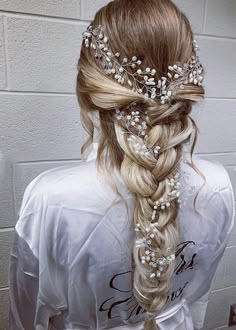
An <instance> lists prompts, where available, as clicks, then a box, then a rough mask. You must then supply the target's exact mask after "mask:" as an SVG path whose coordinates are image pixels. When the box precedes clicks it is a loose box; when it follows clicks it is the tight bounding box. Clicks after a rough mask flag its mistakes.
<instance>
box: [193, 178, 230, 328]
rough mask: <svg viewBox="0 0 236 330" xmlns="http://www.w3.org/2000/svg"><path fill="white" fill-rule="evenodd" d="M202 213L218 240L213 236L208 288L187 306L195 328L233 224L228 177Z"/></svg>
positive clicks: (201, 322) (199, 325)
mask: <svg viewBox="0 0 236 330" xmlns="http://www.w3.org/2000/svg"><path fill="white" fill-rule="evenodd" d="M204 213H205V215H206V218H205V221H212V224H214V226H215V225H216V226H218V230H217V232H218V240H216V238H215V237H214V241H215V242H216V243H215V245H214V246H215V253H214V256H213V258H212V259H211V264H210V271H209V273H208V278H209V286H208V289H207V290H206V291H205V293H204V294H203V295H202V296H201V297H200V298H199V299H198V300H197V301H196V302H194V303H192V304H191V305H190V306H189V309H190V312H191V314H192V318H193V323H194V327H195V329H202V328H203V325H204V320H205V316H206V311H207V306H208V302H209V297H210V293H211V291H212V286H213V283H214V281H215V278H216V271H217V268H218V266H219V263H220V261H221V260H222V257H223V255H224V252H225V249H226V247H227V244H228V241H229V238H230V234H231V232H232V229H233V226H234V218H235V206H234V194H233V188H232V185H231V182H230V180H229V178H228V182H227V186H225V187H224V188H222V189H220V190H219V191H216V192H214V195H213V198H212V199H211V200H210V201H209V202H208V203H207V205H206V210H205V212H204ZM207 262H209V260H208V261H207Z"/></svg>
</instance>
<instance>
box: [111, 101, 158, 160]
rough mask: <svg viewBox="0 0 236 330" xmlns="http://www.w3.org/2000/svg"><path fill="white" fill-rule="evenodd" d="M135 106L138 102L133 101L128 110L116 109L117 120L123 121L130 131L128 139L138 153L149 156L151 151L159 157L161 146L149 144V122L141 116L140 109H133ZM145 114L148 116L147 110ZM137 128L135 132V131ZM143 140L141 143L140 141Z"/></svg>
mask: <svg viewBox="0 0 236 330" xmlns="http://www.w3.org/2000/svg"><path fill="white" fill-rule="evenodd" d="M133 106H137V103H136V102H133V103H131V104H130V105H129V106H128V107H127V108H126V111H124V110H122V111H121V110H120V109H116V113H115V117H116V119H117V120H120V121H123V122H124V124H125V126H126V128H127V130H128V133H129V134H130V136H129V137H128V141H129V142H130V143H131V144H133V149H134V150H135V153H136V154H139V155H141V156H148V155H150V153H151V154H152V155H153V156H154V157H157V156H158V155H159V152H160V149H161V148H160V147H159V146H153V147H151V146H149V145H148V143H147V138H148V136H147V134H146V130H147V122H146V120H143V119H142V118H141V114H140V111H138V110H136V111H133ZM145 115H146V118H147V112H146V111H145ZM133 130H135V132H133ZM140 142H141V143H140Z"/></svg>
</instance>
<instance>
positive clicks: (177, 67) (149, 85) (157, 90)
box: [83, 25, 203, 104]
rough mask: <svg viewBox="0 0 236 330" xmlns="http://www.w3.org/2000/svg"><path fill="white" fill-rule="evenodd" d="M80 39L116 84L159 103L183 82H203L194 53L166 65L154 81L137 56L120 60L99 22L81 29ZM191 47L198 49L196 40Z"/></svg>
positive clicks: (149, 69)
mask: <svg viewBox="0 0 236 330" xmlns="http://www.w3.org/2000/svg"><path fill="white" fill-rule="evenodd" d="M83 39H84V44H85V46H86V47H87V48H89V47H91V48H92V49H93V50H94V52H95V57H96V58H97V59H98V60H100V63H101V65H102V67H103V69H104V71H105V73H106V74H107V75H113V76H114V78H115V80H117V82H118V83H120V84H121V85H126V86H128V87H129V88H131V89H132V90H133V91H135V92H137V93H139V94H144V96H145V98H151V99H159V100H160V102H161V104H165V103H166V102H167V101H168V100H171V99H172V98H173V96H174V95H175V94H176V91H177V90H178V89H179V88H180V89H184V85H186V84H194V85H198V86H201V85H202V81H203V67H202V65H201V64H200V62H199V58H198V56H197V55H193V56H192V57H191V59H190V60H189V61H188V62H187V63H183V64H182V63H176V64H174V65H169V66H168V72H167V76H166V77H161V79H159V80H157V81H156V80H155V78H154V76H155V74H156V72H157V71H156V70H155V69H151V68H149V67H147V68H146V69H145V70H142V69H141V68H138V67H140V65H141V64H142V61H141V60H139V59H138V57H137V56H133V57H132V59H131V60H128V58H127V57H124V58H123V59H122V60H121V58H120V57H121V56H120V53H118V52H117V53H115V54H114V53H113V52H112V50H111V49H110V47H109V42H108V37H107V36H106V35H105V29H104V27H103V26H102V25H98V26H97V27H96V28H93V25H89V26H88V27H87V30H86V31H85V32H83ZM193 49H194V51H195V52H196V51H197V50H199V48H198V45H197V42H196V40H194V43H193ZM128 67H129V68H131V69H132V73H131V72H130V71H129V70H127V68H128Z"/></svg>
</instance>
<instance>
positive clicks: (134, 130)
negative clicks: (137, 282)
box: [83, 25, 203, 278]
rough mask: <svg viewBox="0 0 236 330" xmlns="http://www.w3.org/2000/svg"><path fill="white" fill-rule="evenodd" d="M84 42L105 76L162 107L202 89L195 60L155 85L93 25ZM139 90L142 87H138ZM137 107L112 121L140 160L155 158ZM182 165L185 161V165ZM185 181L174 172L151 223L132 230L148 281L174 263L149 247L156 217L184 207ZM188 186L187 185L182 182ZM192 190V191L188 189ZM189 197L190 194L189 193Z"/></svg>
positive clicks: (172, 70)
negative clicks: (179, 94)
mask: <svg viewBox="0 0 236 330" xmlns="http://www.w3.org/2000/svg"><path fill="white" fill-rule="evenodd" d="M83 39H84V43H85V46H86V47H87V48H89V47H91V48H92V49H93V50H94V52H95V57H96V58H97V59H98V60H100V63H101V65H102V67H103V69H104V71H105V73H106V74H108V75H114V78H115V80H117V82H118V83H120V84H122V85H127V86H129V87H130V88H132V90H133V91H135V92H137V93H139V94H141V93H143V94H144V96H145V98H151V99H159V100H160V102H161V104H165V103H166V102H167V101H170V100H171V99H172V97H173V96H174V95H175V94H176V91H177V89H178V88H180V89H183V88H184V85H186V84H194V85H198V86H201V85H202V80H203V68H202V66H201V64H200V63H199V59H198V56H197V55H196V56H194V55H193V56H192V57H191V59H190V60H189V61H188V62H187V63H184V64H181V63H176V64H174V65H170V66H169V67H168V73H167V77H161V79H159V80H158V81H155V78H154V76H155V74H156V70H155V69H150V68H149V67H147V68H146V69H145V70H142V69H140V68H138V69H137V67H138V66H140V65H141V64H142V61H141V60H139V59H138V58H137V56H133V57H132V59H131V60H130V61H129V60H128V59H127V58H126V57H125V58H123V60H121V59H120V53H118V52H117V53H115V54H113V53H112V51H111V49H110V48H109V45H108V38H107V36H106V35H105V33H104V27H103V26H101V25H99V26H98V27H96V28H93V26H92V25H90V26H88V28H87V30H86V31H85V32H84V33H83ZM193 48H194V51H197V50H198V46H197V43H196V41H195V40H194V44H193ZM127 67H131V68H132V71H135V72H132V73H131V72H130V71H129V70H127ZM141 86H142V87H141ZM137 106H138V105H137V103H136V102H133V103H132V104H130V106H128V107H127V108H126V109H125V111H124V110H122V111H121V110H120V109H119V108H118V109H115V117H116V119H117V120H118V121H122V122H123V123H124V125H125V127H126V129H127V132H124V131H122V133H123V134H124V133H128V134H129V137H128V139H127V140H128V143H129V144H130V145H132V149H133V150H134V151H135V153H136V154H138V155H139V156H140V157H146V156H149V155H150V154H152V156H154V157H156V158H157V161H158V157H159V154H160V152H161V148H160V147H159V146H149V145H148V143H147V142H148V135H147V128H148V127H147V118H148V116H147V112H145V116H146V117H145V119H143V116H144V114H143V111H142V112H140V111H138V110H137ZM184 163H185V161H184ZM182 178H183V179H184V180H185V177H184V176H182V172H181V171H179V170H177V171H176V172H175V174H174V175H172V176H170V177H168V178H167V179H166V180H167V186H168V189H167V196H168V197H167V198H166V200H164V199H163V198H160V199H159V200H156V201H154V206H153V212H152V216H151V219H150V223H149V224H148V225H146V226H145V228H142V229H143V230H141V227H142V225H141V224H140V223H137V224H136V226H135V229H134V230H135V232H136V234H137V235H138V236H139V237H138V239H137V240H136V245H135V248H136V249H141V251H142V252H143V250H144V252H143V254H142V255H141V257H140V258H141V259H140V260H141V263H142V264H144V265H145V266H147V265H148V266H149V267H151V271H148V273H149V276H150V278H154V277H157V278H158V277H160V276H161V272H162V271H164V270H165V268H166V267H167V266H168V264H170V263H171V262H172V261H174V260H175V251H171V249H170V248H167V250H166V253H165V254H164V255H162V256H160V255H158V253H157V251H155V248H154V247H153V246H152V245H153V244H152V240H153V239H154V238H155V235H157V233H158V228H159V223H158V218H159V213H160V212H163V211H164V210H166V209H168V208H170V207H171V203H172V202H173V201H176V202H177V203H178V204H179V207H180V208H181V205H182V204H184V203H185V202H184V197H185V198H186V199H187V196H184V195H183V196H182V197H183V198H180V180H181V179H182ZM184 185H185V186H186V185H187V182H184ZM191 189H192V187H191ZM188 193H190V194H192V193H193V190H189V192H188Z"/></svg>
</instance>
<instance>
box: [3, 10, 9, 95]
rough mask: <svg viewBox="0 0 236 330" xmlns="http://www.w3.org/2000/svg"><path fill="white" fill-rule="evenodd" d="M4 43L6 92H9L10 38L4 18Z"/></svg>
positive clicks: (4, 18)
mask: <svg viewBox="0 0 236 330" xmlns="http://www.w3.org/2000/svg"><path fill="white" fill-rule="evenodd" d="M2 24H3V42H4V45H3V46H4V55H5V74H6V84H5V86H6V90H9V72H10V70H9V61H8V38H7V19H6V17H5V16H3V20H2Z"/></svg>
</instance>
